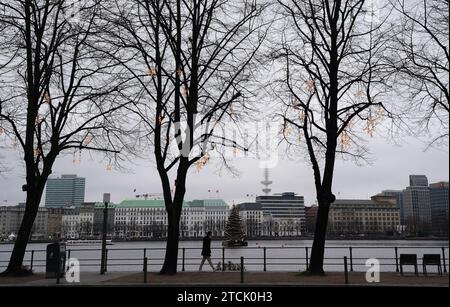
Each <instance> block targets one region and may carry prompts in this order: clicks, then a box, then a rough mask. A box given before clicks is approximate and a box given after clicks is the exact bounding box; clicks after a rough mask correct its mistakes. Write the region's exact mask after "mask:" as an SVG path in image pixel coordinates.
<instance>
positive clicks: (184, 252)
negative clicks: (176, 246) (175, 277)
mask: <svg viewBox="0 0 450 307" xmlns="http://www.w3.org/2000/svg"><path fill="white" fill-rule="evenodd" d="M185 255H186V248H184V247H183V263H182V267H181V270H182V271H183V272H184V259H185Z"/></svg>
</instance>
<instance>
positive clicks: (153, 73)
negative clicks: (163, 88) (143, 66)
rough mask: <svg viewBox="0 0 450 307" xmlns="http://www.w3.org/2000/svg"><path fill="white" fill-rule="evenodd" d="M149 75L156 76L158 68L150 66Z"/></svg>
mask: <svg viewBox="0 0 450 307" xmlns="http://www.w3.org/2000/svg"><path fill="white" fill-rule="evenodd" d="M148 75H149V76H150V77H154V76H156V69H155V67H150V68H149V69H148Z"/></svg>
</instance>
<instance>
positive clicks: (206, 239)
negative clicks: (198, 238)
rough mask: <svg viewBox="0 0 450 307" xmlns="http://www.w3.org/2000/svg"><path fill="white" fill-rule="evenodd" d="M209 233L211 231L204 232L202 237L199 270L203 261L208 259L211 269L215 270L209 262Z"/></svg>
mask: <svg viewBox="0 0 450 307" xmlns="http://www.w3.org/2000/svg"><path fill="white" fill-rule="evenodd" d="M211 235H212V233H211V231H208V232H207V233H206V236H205V237H204V238H203V247H202V256H203V259H202V262H201V263H200V268H199V271H201V270H202V268H203V264H204V263H205V261H208V263H209V265H210V266H211V268H212V269H213V271H215V270H216V269H215V268H214V266H213V264H212V262H211Z"/></svg>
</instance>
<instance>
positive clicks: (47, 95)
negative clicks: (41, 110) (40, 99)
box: [44, 92, 52, 104]
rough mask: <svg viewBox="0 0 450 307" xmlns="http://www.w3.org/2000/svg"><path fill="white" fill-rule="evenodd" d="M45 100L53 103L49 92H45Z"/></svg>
mask: <svg viewBox="0 0 450 307" xmlns="http://www.w3.org/2000/svg"><path fill="white" fill-rule="evenodd" d="M44 102H45V103H48V104H51V103H52V98H51V97H50V94H49V93H48V92H45V93H44Z"/></svg>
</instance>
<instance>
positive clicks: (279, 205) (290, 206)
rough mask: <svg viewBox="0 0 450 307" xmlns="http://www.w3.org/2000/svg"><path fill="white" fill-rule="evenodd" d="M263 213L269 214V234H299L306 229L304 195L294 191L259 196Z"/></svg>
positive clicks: (257, 199)
mask: <svg viewBox="0 0 450 307" xmlns="http://www.w3.org/2000/svg"><path fill="white" fill-rule="evenodd" d="M256 202H257V203H260V204H261V210H262V211H263V214H265V215H266V216H267V220H268V221H270V222H268V225H269V227H270V229H268V230H267V231H268V234H269V235H273V236H298V235H300V234H301V233H302V232H303V231H304V229H305V205H304V197H303V196H297V195H296V194H295V193H293V192H284V193H281V194H275V195H264V196H257V197H256Z"/></svg>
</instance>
